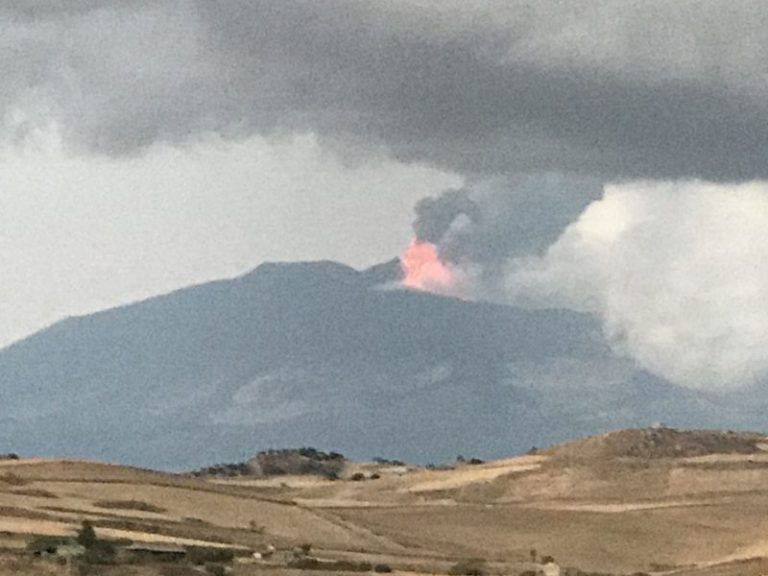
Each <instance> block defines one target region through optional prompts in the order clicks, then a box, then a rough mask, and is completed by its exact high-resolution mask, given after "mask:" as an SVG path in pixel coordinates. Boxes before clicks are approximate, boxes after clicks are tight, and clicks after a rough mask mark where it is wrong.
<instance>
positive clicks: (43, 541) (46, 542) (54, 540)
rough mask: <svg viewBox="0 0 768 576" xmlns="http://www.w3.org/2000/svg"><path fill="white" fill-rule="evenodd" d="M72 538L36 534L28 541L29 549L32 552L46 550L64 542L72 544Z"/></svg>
mask: <svg viewBox="0 0 768 576" xmlns="http://www.w3.org/2000/svg"><path fill="white" fill-rule="evenodd" d="M71 543H72V539H71V538H67V537H66V536H35V537H34V538H33V539H32V540H30V541H29V542H27V550H29V551H30V552H45V551H46V550H52V549H54V548H56V547H58V546H61V545H63V544H71Z"/></svg>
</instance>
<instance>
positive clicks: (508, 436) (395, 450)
mask: <svg viewBox="0 0 768 576" xmlns="http://www.w3.org/2000/svg"><path fill="white" fill-rule="evenodd" d="M395 264H396V263H393V262H390V263H387V264H386V265H384V266H382V267H376V268H374V269H371V270H367V271H362V272H358V271H356V270H353V269H352V268H348V267H346V266H342V265H340V264H336V263H333V262H314V263H295V264H264V265H262V266H260V267H258V268H257V269H256V270H254V271H253V272H251V273H249V274H246V275H244V276H242V277H239V278H235V279H232V280H223V281H218V282H212V283H209V284H204V285H200V286H195V287H191V288H188V289H184V290H180V291H177V292H173V293H171V294H168V295H165V296H161V297H157V298H153V299H150V300H147V301H144V302H139V303H136V304H132V305H129V306H124V307H121V308H116V309H112V310H107V311H104V312H100V313H97V314H92V315H89V316H84V317H78V318H70V319H67V320H64V321H62V322H60V323H58V324H55V325H54V326H52V327H50V328H49V329H47V330H44V331H42V332H40V333H38V334H35V335H33V336H31V337H30V338H27V339H25V340H23V341H21V342H18V343H16V344H14V345H12V346H10V347H8V348H6V349H3V350H1V351H0V392H2V396H3V398H4V399H5V400H4V402H3V403H2V406H0V438H2V439H3V443H4V445H3V447H2V451H3V452H17V453H20V454H22V455H40V456H44V455H50V456H56V457H72V458H83V457H85V458H92V459H99V460H107V461H120V462H125V463H130V464H133V465H139V466H148V467H156V468H166V469H177V470H183V469H186V470H189V469H193V468H197V467H201V466H204V465H209V464H211V463H212V462H221V461H225V462H234V461H242V460H244V459H245V458H246V457H247V456H249V455H251V454H253V453H255V452H257V451H259V450H265V449H270V448H279V447H284V446H316V447H317V448H319V449H325V450H331V449H333V450H339V451H341V452H342V453H344V454H346V455H348V456H350V457H352V458H358V459H366V458H368V459H370V458H372V457H374V456H382V457H397V458H401V459H405V460H408V461H411V462H418V463H422V464H426V463H429V462H437V463H439V462H443V461H449V460H452V459H453V458H455V457H456V455H457V454H471V455H474V456H477V457H480V458H483V459H488V458H498V457H502V456H506V455H509V454H513V453H521V452H525V451H527V450H528V449H529V448H531V446H535V445H541V444H550V443H553V442H557V441H562V440H565V439H567V438H569V437H572V436H573V435H585V434H593V433H596V432H601V431H605V430H610V429H613V428H620V427H627V426H643V425H648V424H649V423H651V422H656V421H659V420H663V421H665V422H669V423H670V424H672V425H676V426H689V427H690V426H697V427H706V426H730V427H734V428H744V427H749V428H759V427H760V426H761V423H762V422H763V421H764V414H765V411H764V410H763V409H762V407H763V405H764V403H763V401H762V400H759V398H762V396H761V395H755V396H754V397H753V398H752V400H751V401H749V402H747V401H744V402H742V401H739V400H738V399H736V397H735V396H734V397H732V398H729V399H723V398H720V397H710V396H707V395H704V394H703V393H699V392H694V391H690V390H685V389H681V388H678V387H675V386H672V385H670V384H669V383H667V382H664V381H662V380H659V379H658V378H655V377H653V376H651V375H649V374H647V373H645V372H642V371H639V370H638V369H637V368H636V367H635V366H634V365H633V364H632V363H631V362H629V361H627V360H623V359H621V358H618V357H616V356H614V355H613V354H612V353H611V352H610V350H609V349H608V347H607V346H606V344H605V343H604V342H603V339H602V336H601V330H600V327H599V326H598V325H597V324H596V323H595V322H594V320H592V319H591V318H590V317H588V316H586V315H582V314H576V313H573V312H568V311H563V310H523V309H518V308H513V307H509V306H501V305H494V304H486V303H473V302H465V301H461V300H457V299H450V298H442V297H438V296H434V295H431V294H425V293H415V292H410V291H403V290H393V289H387V288H385V287H382V286H380V285H379V283H380V282H382V281H384V280H385V279H387V278H391V275H392V274H393V271H394V270H396V268H395Z"/></svg>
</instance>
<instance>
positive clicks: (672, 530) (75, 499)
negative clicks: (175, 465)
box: [0, 429, 768, 576]
mask: <svg viewBox="0 0 768 576" xmlns="http://www.w3.org/2000/svg"><path fill="white" fill-rule="evenodd" d="M767 445H768V444H766V442H765V439H764V438H762V437H756V436H754V435H735V434H729V433H677V432H675V433H672V432H669V431H666V430H664V429H662V430H654V429H649V430H642V431H622V432H617V433H613V434H608V435H603V436H600V437H595V438H591V439H587V440H583V441H577V442H574V443H570V444H566V445H563V446H559V447H554V448H552V449H549V450H546V451H542V452H539V453H537V454H534V455H528V456H521V457H519V458H509V459H505V460H499V461H494V462H488V463H483V464H475V465H470V464H460V465H457V466H455V467H454V468H453V469H447V470H426V469H420V468H414V467H410V468H407V469H404V468H403V467H392V466H386V465H374V464H355V465H353V466H351V467H350V471H348V472H347V473H346V474H345V477H344V478H342V479H341V480H335V481H332V480H325V479H320V478H308V477H281V478H279V479H276V478H274V477H273V478H265V479H259V478H233V479H231V480H224V479H221V478H215V479H213V478H212V479H205V478H190V477H185V476H179V475H170V474H162V473H156V472H150V471H145V470H137V469H132V468H127V467H121V466H113V465H107V464H101V463H95V462H83V461H57V460H7V461H2V462H0V550H3V551H4V552H3V556H2V562H0V574H11V573H14V574H25V573H28V574H33V573H34V574H46V573H51V574H55V573H60V572H61V570H62V569H63V568H62V566H59V565H58V564H55V563H51V562H50V561H48V562H46V561H42V560H37V559H31V558H29V557H27V556H25V555H20V554H19V551H21V550H23V547H24V545H25V542H26V541H27V540H28V539H30V538H32V537H33V536H34V535H71V534H74V533H75V531H76V530H77V529H78V527H79V526H80V523H81V522H82V521H83V520H84V519H88V520H90V521H92V522H93V524H94V526H95V527H96V531H97V534H98V535H99V536H100V537H102V538H125V539H129V540H132V541H134V542H161V543H176V544H181V545H197V546H207V547H227V548H232V549H236V550H242V551H243V553H244V554H245V553H246V552H247V551H251V550H257V549H264V548H265V547H266V546H269V545H272V546H275V547H277V548H278V549H281V548H283V549H288V548H290V547H294V546H298V545H301V544H311V546H312V551H313V555H314V556H316V557H318V558H321V559H327V560H352V561H358V562H359V561H365V562H370V563H372V564H378V563H381V564H388V565H390V566H392V567H393V568H395V569H396V570H397V571H398V572H406V573H414V574H419V573H424V574H428V573H443V574H444V573H447V572H448V571H449V570H450V568H451V566H452V565H453V564H455V563H456V562H458V561H460V560H462V559H467V558H482V559H484V560H485V561H486V562H487V571H488V572H489V573H491V574H493V573H497V574H519V573H521V572H523V571H525V570H529V569H532V568H535V566H534V565H533V564H531V562H530V560H531V550H536V551H537V555H538V556H539V557H541V556H543V555H551V556H553V557H554V558H555V560H556V561H557V562H558V563H559V564H560V565H561V566H574V567H578V568H580V569H582V570H585V571H601V572H606V573H613V574H631V573H634V572H639V571H642V572H647V573H668V574H680V575H686V576H688V575H690V576H693V575H701V576H705V575H712V576H721V575H722V576H728V575H730V574H747V575H749V574H763V573H768V560H766V558H768V450H766V446H767ZM350 472H360V473H363V474H364V475H365V478H366V479H364V480H362V481H353V480H351V479H350ZM373 474H376V475H378V476H379V477H378V478H376V479H371V478H370V476H371V475H373ZM121 569H123V572H120V571H119V570H121ZM179 569H180V568H179ZM105 570H106V571H103V572H100V573H104V574H111V573H114V574H122V573H125V574H130V573H136V574H153V573H156V572H154V571H155V570H156V567H151V566H146V567H140V569H139V568H136V567H123V568H119V567H111V568H109V569H107V568H105ZM131 570H133V572H132V571H131ZM136 570H139V571H138V572H136ZM142 570H143V571H142ZM168 570H169V568H168V567H166V572H167V573H168V574H167V575H166V576H172V575H171V574H170V572H168ZM300 572H301V571H297V570H292V569H288V568H287V567H285V566H283V567H280V566H267V565H262V564H253V563H236V564H235V566H234V573H235V574H243V575H247V574H256V573H258V574H262V575H263V576H270V575H273V576H281V575H283V574H285V575H286V576H287V575H288V574H291V575H296V574H299V573H300ZM157 573H158V574H159V573H160V572H157ZM312 574H318V575H319V574H321V571H312ZM180 576H181V575H180Z"/></svg>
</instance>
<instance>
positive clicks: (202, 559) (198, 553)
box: [187, 546, 235, 566]
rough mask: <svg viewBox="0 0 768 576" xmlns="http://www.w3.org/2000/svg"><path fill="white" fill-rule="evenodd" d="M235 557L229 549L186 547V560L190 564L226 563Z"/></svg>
mask: <svg viewBox="0 0 768 576" xmlns="http://www.w3.org/2000/svg"><path fill="white" fill-rule="evenodd" d="M234 557H235V553H234V551H232V550H230V549H229V548H208V547H205V546H189V547H187V558H188V559H189V561H190V562H191V563H192V564H198V565H201V566H202V565H203V564H207V563H228V562H232V560H233V559H234Z"/></svg>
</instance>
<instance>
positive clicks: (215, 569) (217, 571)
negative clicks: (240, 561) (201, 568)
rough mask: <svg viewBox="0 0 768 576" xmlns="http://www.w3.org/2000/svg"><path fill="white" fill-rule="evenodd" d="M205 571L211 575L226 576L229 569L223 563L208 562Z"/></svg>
mask: <svg viewBox="0 0 768 576" xmlns="http://www.w3.org/2000/svg"><path fill="white" fill-rule="evenodd" d="M205 571H206V572H208V574H210V575H211V576H224V575H225V574H226V573H227V569H226V568H225V567H224V566H223V565H222V564H214V563H212V562H208V563H207V564H206V565H205Z"/></svg>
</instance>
